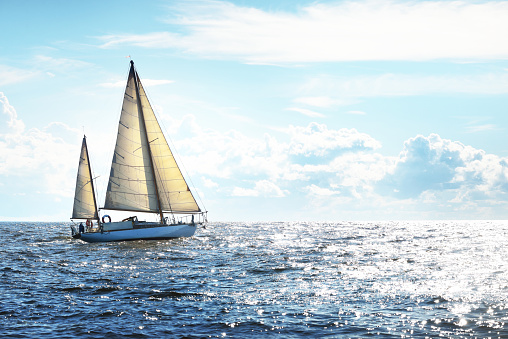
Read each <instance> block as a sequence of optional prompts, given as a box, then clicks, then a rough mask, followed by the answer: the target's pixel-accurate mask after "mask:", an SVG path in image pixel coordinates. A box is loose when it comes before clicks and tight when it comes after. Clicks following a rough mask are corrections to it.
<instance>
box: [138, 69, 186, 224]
mask: <svg viewBox="0 0 508 339" xmlns="http://www.w3.org/2000/svg"><path fill="white" fill-rule="evenodd" d="M136 75H137V76H138V80H139V84H141V79H140V78H139V74H137V73H136ZM138 87H139V85H138ZM141 88H142V89H143V94H144V96H145V98H146V101H147V103H148V107H149V108H150V110H151V111H152V113H153V117H154V119H155V122H156V123H157V124H158V125H159V128H160V130H161V133H162V137H163V139H164V142H165V143H166V145H167V143H168V142H167V140H166V137H165V135H164V132H163V131H162V128H161V127H160V123H159V119H157V115H156V111H155V110H154V108H153V106H152V104H151V103H150V98H149V97H148V93H147V92H146V91H145V88H144V86H143V85H142V84H141ZM138 95H139V96H140V97H141V95H140V93H139V88H138ZM147 137H148V136H147ZM157 139H158V138H156V139H154V140H152V141H155V140H157ZM150 142H151V141H150ZM150 142H148V147H151V146H150ZM167 146H168V148H169V152H170V153H171V155H172V156H173V159H174V155H173V151H172V150H171V148H170V147H169V145H167ZM159 147H160V146H159ZM152 156H153V154H152ZM155 158H156V157H154V159H153V160H157V159H155ZM174 160H175V163H176V159H174ZM176 167H177V168H178V164H176ZM154 172H155V174H156V175H157V176H158V177H157V178H158V179H159V181H160V182H161V184H162V185H163V187H164V190H162V194H163V195H164V197H165V198H166V201H167V203H168V204H169V208H170V211H169V213H170V214H171V215H172V216H173V218H174V213H173V207H172V203H171V199H170V193H169V191H168V189H167V188H166V185H165V184H164V180H162V175H161V174H160V170H159V167H157V168H154ZM182 176H183V175H182ZM157 178H156V177H155V175H154V181H156V180H157ZM184 181H185V178H184ZM191 194H192V193H191Z"/></svg>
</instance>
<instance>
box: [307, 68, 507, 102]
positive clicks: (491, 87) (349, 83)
mask: <svg viewBox="0 0 508 339" xmlns="http://www.w3.org/2000/svg"><path fill="white" fill-rule="evenodd" d="M300 92H303V93H306V95H310V96H313V95H315V94H319V95H324V96H325V97H327V98H329V99H328V101H329V102H335V103H336V105H341V104H348V103H350V102H352V101H354V100H355V99H356V98H366V97H397V96H412V95H425V94H443V93H462V94H506V93H508V75H507V74H479V75H439V76H433V75H429V76H422V75H402V74H381V75H364V76H354V77H334V76H327V75H323V76H319V77H314V78H312V79H310V80H309V81H307V82H306V83H305V84H303V85H302V86H301V88H300Z"/></svg>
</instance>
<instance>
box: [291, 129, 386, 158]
mask: <svg viewBox="0 0 508 339" xmlns="http://www.w3.org/2000/svg"><path fill="white" fill-rule="evenodd" d="M288 133H289V134H290V135H291V144H290V147H289V153H290V154H294V155H306V156H309V155H316V156H325V155H327V154H329V153H330V152H333V151H337V150H339V151H340V150H344V149H346V150H351V149H377V148H380V147H381V144H380V143H379V141H377V140H375V139H374V138H372V137H371V136H369V135H367V134H365V133H359V132H358V131H357V130H356V129H354V128H353V129H347V128H342V129H340V130H329V129H328V128H327V127H326V125H324V124H318V123H315V122H313V123H310V124H309V125H308V126H307V127H299V126H290V127H289V128H288Z"/></svg>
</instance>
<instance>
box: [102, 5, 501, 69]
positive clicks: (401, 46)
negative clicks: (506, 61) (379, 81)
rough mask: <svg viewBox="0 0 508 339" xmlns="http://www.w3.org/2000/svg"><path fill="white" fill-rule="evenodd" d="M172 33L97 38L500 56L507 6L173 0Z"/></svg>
mask: <svg viewBox="0 0 508 339" xmlns="http://www.w3.org/2000/svg"><path fill="white" fill-rule="evenodd" d="M170 11H171V13H172V14H171V15H172V17H170V18H168V20H167V21H168V23H169V24H171V25H176V26H177V27H178V28H179V29H178V33H173V32H152V33H147V34H136V35H129V34H123V35H107V36H103V37H100V39H101V40H102V41H103V45H102V47H103V48H112V47H116V46H129V45H135V46H141V47H145V48H176V49H180V50H182V51H183V52H185V53H187V54H193V55H199V56H202V57H207V58H217V59H236V60H240V61H243V62H247V63H260V64H262V63H267V64H273V63H302V62H336V61H358V60H361V61H364V60H435V59H466V60H477V59H479V60H482V59H503V58H506V57H507V56H508V46H507V45H506V44H502V43H499V41H505V40H506V38H507V34H508V33H506V32H508V21H507V20H506V17H507V16H508V4H507V3H505V2H502V1H488V2H480V3H478V2H473V3H470V2H465V1H422V2H402V1H374V0H367V1H359V2H357V1H338V2H330V3H321V4H320V3H313V4H311V5H309V6H306V7H301V8H298V7H297V8H296V11H293V12H283V11H274V10H272V11H269V10H261V9H257V8H253V7H247V6H239V5H234V4H231V3H228V2H219V1H197V2H192V3H190V4H189V3H186V2H181V3H179V4H178V5H176V6H173V7H171V8H170Z"/></svg>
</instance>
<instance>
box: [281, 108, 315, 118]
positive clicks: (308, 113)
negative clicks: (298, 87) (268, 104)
mask: <svg viewBox="0 0 508 339" xmlns="http://www.w3.org/2000/svg"><path fill="white" fill-rule="evenodd" d="M286 110H288V111H294V112H298V113H301V114H303V115H306V116H308V117H311V118H324V114H321V113H318V112H314V111H311V110H310V109H306V108H298V107H290V108H286Z"/></svg>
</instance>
